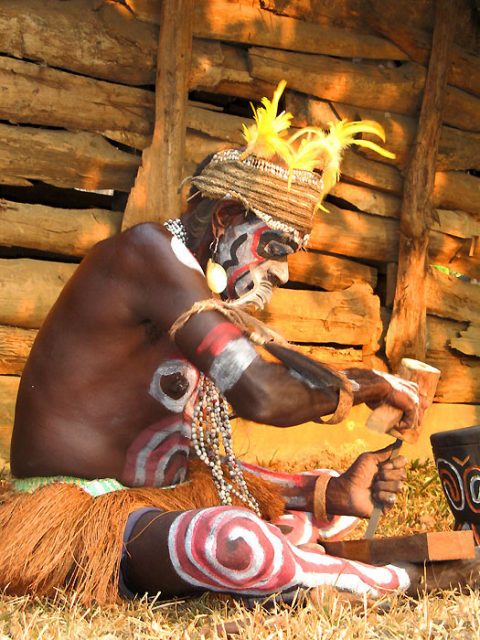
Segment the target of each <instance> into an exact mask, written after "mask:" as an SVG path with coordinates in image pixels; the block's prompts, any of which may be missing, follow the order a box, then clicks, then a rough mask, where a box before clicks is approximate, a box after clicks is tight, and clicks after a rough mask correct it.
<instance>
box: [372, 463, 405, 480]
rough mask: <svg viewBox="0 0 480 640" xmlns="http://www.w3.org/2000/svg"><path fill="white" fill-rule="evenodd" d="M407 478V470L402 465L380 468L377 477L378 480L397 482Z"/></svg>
mask: <svg viewBox="0 0 480 640" xmlns="http://www.w3.org/2000/svg"><path fill="white" fill-rule="evenodd" d="M406 479H407V472H406V471H405V469H404V468H403V467H402V468H400V469H380V471H379V472H378V473H377V475H376V478H375V483H376V482H397V481H401V482H403V481H404V480H406Z"/></svg>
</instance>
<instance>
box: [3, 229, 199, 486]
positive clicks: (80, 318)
mask: <svg viewBox="0 0 480 640" xmlns="http://www.w3.org/2000/svg"><path fill="white" fill-rule="evenodd" d="M151 231H152V230H151V229H150V232H151ZM134 233H135V232H134ZM130 235H132V234H130ZM154 237H155V240H154V241H155V242H157V243H161V242H162V239H164V241H165V242H166V243H167V244H168V245H169V240H168V239H167V238H166V237H164V236H163V232H162V231H160V228H159V230H158V232H157V233H156V234H154ZM133 244H135V242H133ZM131 251H132V238H131V237H129V236H128V234H127V235H121V236H118V237H116V238H112V239H109V240H106V241H104V242H101V243H100V244H99V245H97V246H96V247H95V249H94V250H93V251H92V252H91V253H90V254H89V256H88V257H87V258H86V259H85V260H84V261H83V262H82V264H81V265H80V266H79V268H78V270H77V272H76V274H75V276H74V277H73V278H72V280H71V281H70V282H69V284H68V285H67V286H66V287H65V290H64V291H63V293H62V295H61V297H60V298H59V300H58V301H57V303H56V305H55V306H54V307H53V309H52V311H51V313H50V314H49V317H48V318H47V320H46V321H45V323H44V325H43V326H42V329H41V330H40V332H39V335H38V338H37V340H36V342H35V345H34V347H33V349H32V352H31V355H30V358H29V361H28V364H27V367H26V368H25V371H24V374H23V377H22V382H21V387H20V391H19V400H18V406H17V412H16V420H15V429H14V438H13V442H12V471H13V473H14V474H15V475H17V476H20V477H23V476H31V475H62V474H68V475H77V476H80V477H86V478H94V477H115V478H117V479H119V480H120V481H122V482H125V483H126V484H128V485H132V484H138V478H137V480H135V474H133V475H132V469H131V468H129V466H128V460H127V458H128V451H129V448H130V447H131V446H132V444H134V443H135V440H136V439H138V436H139V435H140V434H141V433H142V432H144V430H145V429H148V428H149V427H152V426H154V428H155V429H156V430H161V428H162V425H163V424H164V423H165V424H166V425H168V426H169V427H170V429H171V422H172V420H171V418H172V416H173V414H172V412H171V411H168V409H166V408H165V406H164V404H162V403H161V402H158V400H157V399H155V397H153V396H152V393H151V392H150V387H151V384H152V381H154V377H155V371H156V370H157V368H158V367H159V365H160V364H161V363H162V362H163V363H165V362H166V361H178V360H184V357H183V356H182V355H181V353H180V352H179V351H178V349H176V347H175V346H174V344H173V343H172V342H171V341H170V339H169V338H168V336H167V335H166V333H165V331H164V330H163V329H162V328H161V327H159V326H157V325H156V324H155V322H154V321H153V320H152V319H151V318H149V317H143V316H142V315H140V314H138V313H136V309H135V300H136V297H137V295H138V291H135V290H134V287H137V288H138V283H135V281H134V280H133V279H132V278H131V277H129V275H128V274H126V269H127V267H128V265H127V264H125V262H126V261H130V262H131V261H132V259H133V260H135V258H132V256H131ZM167 268H168V266H167ZM154 295H155V296H156V297H161V295H162V283H161V281H158V280H157V282H156V291H155V294H154ZM164 302H165V305H168V301H167V300H165V301H164ZM190 368H191V369H192V370H194V368H193V367H191V365H190ZM177 369H178V367H177ZM157 378H158V376H157ZM156 382H157V383H158V380H157V381H156ZM162 386H163V388H164V392H165V393H166V394H168V395H170V396H171V397H173V398H174V399H175V397H176V398H177V399H178V397H182V396H185V395H186V394H191V393H192V391H193V389H192V388H191V387H192V384H191V383H190V384H189V382H188V380H187V378H186V377H185V376H183V375H182V372H180V373H177V375H175V374H169V375H167V376H163V380H162ZM188 387H190V388H188ZM177 422H178V420H177ZM177 426H178V429H180V428H181V424H180V422H179V424H178V425H177ZM130 457H131V456H130ZM184 457H185V454H184ZM130 466H131V465H130Z"/></svg>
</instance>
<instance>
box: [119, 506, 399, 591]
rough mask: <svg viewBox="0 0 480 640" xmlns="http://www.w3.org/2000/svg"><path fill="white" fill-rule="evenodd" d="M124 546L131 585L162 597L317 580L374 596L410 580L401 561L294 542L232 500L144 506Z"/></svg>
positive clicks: (280, 588)
mask: <svg viewBox="0 0 480 640" xmlns="http://www.w3.org/2000/svg"><path fill="white" fill-rule="evenodd" d="M127 550H128V554H129V555H128V559H127V561H126V563H125V567H126V568H125V577H126V581H127V585H128V587H129V588H130V589H131V590H133V591H135V592H137V593H140V594H143V593H151V594H155V593H158V592H159V591H160V592H161V593H162V596H163V597H171V596H175V595H178V596H183V595H187V594H194V593H198V592H202V591H217V592H224V593H231V594H237V595H242V596H247V597H248V596H255V597H267V596H269V595H270V594H272V593H278V592H283V591H287V590H290V589H292V588H295V587H307V588H309V587H317V586H322V585H330V586H333V587H337V588H339V589H344V590H347V591H351V592H354V593H359V594H364V593H365V594H367V595H369V596H371V597H377V596H379V595H380V594H381V593H384V592H391V591H396V590H405V589H407V588H408V586H409V584H410V581H409V578H408V574H407V572H406V571H405V570H404V569H401V568H397V567H393V566H387V567H372V566H368V565H365V564H362V563H360V562H353V561H349V560H344V559H341V558H334V557H332V556H327V555H325V554H323V553H318V552H314V551H305V550H301V549H298V548H296V547H294V546H293V545H291V544H290V543H289V542H288V541H287V540H286V539H285V537H284V536H283V535H282V533H281V532H280V531H279V530H278V529H277V527H275V526H273V525H271V524H268V523H266V522H264V521H263V520H261V519H260V518H258V517H257V516H256V515H255V514H254V513H253V512H252V511H250V510H248V509H242V508H237V507H227V506H225V507H212V508H210V509H199V510H192V511H184V512H181V513H178V512H177V513H167V514H163V513H159V514H156V513H155V512H149V513H147V514H145V515H144V516H142V518H140V520H139V521H138V523H137V525H136V527H135V528H134V530H133V532H132V535H131V536H130V540H129V542H128V544H127Z"/></svg>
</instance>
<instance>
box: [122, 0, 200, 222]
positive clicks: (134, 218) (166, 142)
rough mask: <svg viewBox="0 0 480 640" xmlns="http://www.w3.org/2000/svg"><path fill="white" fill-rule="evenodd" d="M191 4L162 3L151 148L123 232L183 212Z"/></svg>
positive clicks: (171, 0)
mask: <svg viewBox="0 0 480 640" xmlns="http://www.w3.org/2000/svg"><path fill="white" fill-rule="evenodd" d="M192 15H193V0H162V7H161V15H160V35H159V43H158V58H157V76H156V90H155V126H154V131H153V138H152V144H151V145H150V146H149V147H148V148H147V149H145V150H144V152H143V156H142V166H141V167H140V168H139V170H138V174H137V178H136V180H135V185H134V187H133V189H132V190H131V192H130V197H129V199H128V202H127V207H126V209H125V214H124V217H123V223H122V229H126V228H128V227H131V226H132V225H134V224H137V223H139V222H146V221H149V220H154V221H157V222H158V221H161V220H166V219H168V218H171V217H177V216H178V215H179V214H180V193H179V186H180V182H181V179H182V168H183V160H184V147H185V131H186V127H185V122H186V108H187V92H188V77H189V73H190V59H191V50H192V22H193V20H192Z"/></svg>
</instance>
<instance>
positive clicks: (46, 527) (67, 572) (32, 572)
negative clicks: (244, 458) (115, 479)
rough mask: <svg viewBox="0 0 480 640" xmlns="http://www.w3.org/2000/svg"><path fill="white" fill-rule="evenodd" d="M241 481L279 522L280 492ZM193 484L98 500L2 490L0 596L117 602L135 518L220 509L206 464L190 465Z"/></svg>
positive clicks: (62, 489) (60, 489) (74, 489)
mask: <svg viewBox="0 0 480 640" xmlns="http://www.w3.org/2000/svg"><path fill="white" fill-rule="evenodd" d="M244 475H245V479H246V481H247V485H248V487H249V489H250V492H251V493H252V495H253V496H254V497H255V498H256V499H257V501H258V503H259V505H260V509H261V511H262V515H263V517H264V518H265V519H267V520H272V519H274V518H276V517H278V516H279V515H281V514H282V513H283V511H284V502H283V498H282V497H281V496H280V494H279V492H278V489H277V488H276V487H275V486H274V485H273V484H271V483H269V482H266V481H265V480H262V479H260V478H258V477H256V476H253V475H251V474H249V473H247V472H244ZM188 480H189V482H185V483H182V484H180V485H178V486H176V487H174V488H171V489H156V488H151V487H138V488H131V489H129V488H127V489H123V490H120V491H114V492H112V493H107V494H105V495H102V496H99V497H96V498H93V497H92V496H90V495H89V494H88V493H86V492H85V491H83V489H81V488H80V487H78V486H75V485H73V484H64V483H54V484H51V485H47V486H45V487H42V488H40V489H37V490H36V491H34V492H33V493H17V492H14V491H13V490H12V489H11V487H10V486H9V484H8V483H5V484H4V486H3V487H2V490H1V494H0V589H3V590H4V591H5V593H7V594H12V595H24V594H33V595H46V596H52V595H54V594H55V591H56V589H58V588H66V589H68V590H75V591H76V592H77V594H78V597H79V599H80V600H81V601H82V602H83V603H84V604H85V605H89V604H90V603H92V602H94V601H95V602H98V603H99V604H108V603H113V602H115V601H117V599H118V597H119V596H118V577H119V570H120V560H121V555H122V551H123V535H124V529H125V525H126V523H127V520H128V516H129V515H130V514H131V513H132V512H134V511H136V510H137V509H141V508H142V507H157V508H159V509H162V510H164V511H183V510H187V509H198V508H202V507H212V506H217V505H219V504H220V501H219V498H218V493H217V491H216V488H215V485H214V484H213V481H212V477H211V475H210V472H209V470H208V469H207V468H206V467H205V465H203V463H199V462H198V461H196V462H193V463H191V464H190V466H189V476H188ZM234 504H237V505H239V506H244V505H243V503H240V502H234ZM166 551H167V550H165V552H166Z"/></svg>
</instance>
